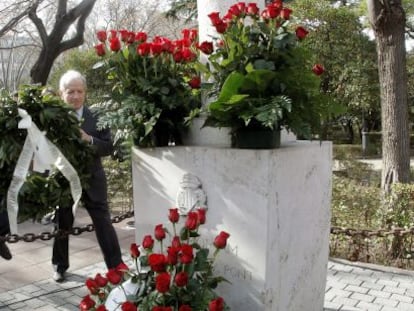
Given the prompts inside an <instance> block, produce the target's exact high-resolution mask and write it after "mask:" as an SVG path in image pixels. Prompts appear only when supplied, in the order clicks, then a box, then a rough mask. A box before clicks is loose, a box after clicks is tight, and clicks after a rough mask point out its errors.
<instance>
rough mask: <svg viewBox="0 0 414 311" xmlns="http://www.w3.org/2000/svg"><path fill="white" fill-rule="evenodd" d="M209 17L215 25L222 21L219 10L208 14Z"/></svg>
mask: <svg viewBox="0 0 414 311" xmlns="http://www.w3.org/2000/svg"><path fill="white" fill-rule="evenodd" d="M208 17H209V18H210V20H211V24H212V25H213V26H217V25H218V24H220V23H222V20H221V18H220V13H219V12H212V13H210V14H208Z"/></svg>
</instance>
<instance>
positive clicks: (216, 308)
mask: <svg viewBox="0 0 414 311" xmlns="http://www.w3.org/2000/svg"><path fill="white" fill-rule="evenodd" d="M223 310H224V300H223V298H221V297H218V298H217V299H214V300H212V301H210V303H209V304H208V311H223Z"/></svg>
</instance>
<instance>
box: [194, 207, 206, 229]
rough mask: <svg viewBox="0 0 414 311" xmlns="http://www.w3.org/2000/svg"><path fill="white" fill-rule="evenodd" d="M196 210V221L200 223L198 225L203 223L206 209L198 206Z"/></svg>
mask: <svg viewBox="0 0 414 311" xmlns="http://www.w3.org/2000/svg"><path fill="white" fill-rule="evenodd" d="M196 212H197V214H198V222H199V223H200V225H203V224H205V223H206V213H207V210H206V209H205V208H199V209H197V210H196Z"/></svg>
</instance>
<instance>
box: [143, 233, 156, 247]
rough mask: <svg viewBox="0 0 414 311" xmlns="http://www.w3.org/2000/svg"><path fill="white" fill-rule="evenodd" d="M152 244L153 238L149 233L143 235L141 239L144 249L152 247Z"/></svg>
mask: <svg viewBox="0 0 414 311" xmlns="http://www.w3.org/2000/svg"><path fill="white" fill-rule="evenodd" d="M153 246H154V240H153V238H152V237H151V236H150V235H146V236H144V239H143V240H142V247H143V248H145V249H152V247H153Z"/></svg>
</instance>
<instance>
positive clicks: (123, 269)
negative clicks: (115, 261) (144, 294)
mask: <svg viewBox="0 0 414 311" xmlns="http://www.w3.org/2000/svg"><path fill="white" fill-rule="evenodd" d="M115 269H116V271H118V272H119V273H120V274H121V275H122V274H123V273H125V272H127V271H129V267H128V266H127V265H126V264H125V263H123V262H121V263H120V264H119V265H117V266H116V268H115Z"/></svg>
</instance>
